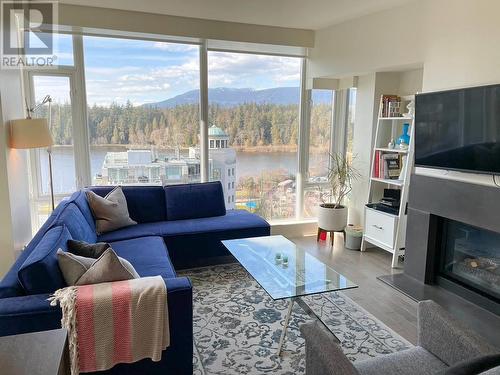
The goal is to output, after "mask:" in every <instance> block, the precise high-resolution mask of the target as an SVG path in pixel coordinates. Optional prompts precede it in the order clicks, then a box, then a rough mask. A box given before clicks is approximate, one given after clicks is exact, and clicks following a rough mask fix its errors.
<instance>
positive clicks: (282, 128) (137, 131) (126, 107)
mask: <svg viewBox="0 0 500 375" xmlns="http://www.w3.org/2000/svg"><path fill="white" fill-rule="evenodd" d="M45 110H46V109H45ZM198 111H199V108H198V105H193V104H189V105H179V106H175V107H173V108H166V109H160V108H154V107H149V106H134V105H132V103H130V102H128V103H126V104H112V105H110V106H98V105H94V106H91V107H88V111H87V120H88V126H89V137H90V143H91V144H92V145H107V144H120V145H135V146H141V145H155V146H157V147H160V148H170V147H177V146H178V147H181V148H183V147H189V146H194V145H196V144H197V143H198V133H199V114H198ZM40 116H46V113H45V114H44V113H43V111H40ZM209 121H210V125H213V124H215V125H217V126H218V127H220V128H222V129H223V130H224V131H225V132H226V133H228V135H229V143H230V145H231V146H233V147H254V146H270V145H273V146H295V145H296V144H297V137H298V123H299V108H298V105H276V104H255V103H248V104H241V105H238V106H232V107H228V106H221V105H216V104H215V105H210V106H209ZM51 122H52V124H51V129H52V134H53V137H54V143H55V144H57V145H68V144H71V143H72V116H71V106H70V105H69V104H57V103H55V104H53V105H52V121H51ZM330 122H331V106H329V105H326V104H319V105H315V106H314V107H313V110H312V113H311V124H312V125H311V138H310V142H311V147H319V148H321V147H322V146H325V145H326V144H327V143H328V140H329V138H330V128H331V127H330Z"/></svg>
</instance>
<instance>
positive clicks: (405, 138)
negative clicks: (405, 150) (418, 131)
mask: <svg viewBox="0 0 500 375" xmlns="http://www.w3.org/2000/svg"><path fill="white" fill-rule="evenodd" d="M409 130H410V124H408V123H405V124H403V134H401V135H400V137H399V138H398V141H397V144H398V145H401V144H405V145H409V144H410V135H409V134H408V131H409Z"/></svg>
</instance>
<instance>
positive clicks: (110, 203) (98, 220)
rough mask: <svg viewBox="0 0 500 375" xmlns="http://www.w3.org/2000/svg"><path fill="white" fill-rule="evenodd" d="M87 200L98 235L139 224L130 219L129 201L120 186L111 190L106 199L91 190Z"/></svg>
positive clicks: (88, 192)
mask: <svg viewBox="0 0 500 375" xmlns="http://www.w3.org/2000/svg"><path fill="white" fill-rule="evenodd" d="M87 200H88V201H89V206H90V209H91V211H92V215H93V216H94V219H95V226H96V232H97V234H101V233H106V232H111V231H113V230H116V229H120V228H123V227H128V226H130V225H135V224H137V222H136V221H134V220H132V219H131V218H130V215H129V213H128V206H127V199H126V198H125V195H124V194H123V191H122V188H121V187H120V186H117V187H116V188H114V189H113V190H111V191H110V192H109V193H108V194H107V195H106V196H105V197H104V198H103V197H101V196H99V195H97V194H96V193H94V192H93V191H90V190H89V191H87Z"/></svg>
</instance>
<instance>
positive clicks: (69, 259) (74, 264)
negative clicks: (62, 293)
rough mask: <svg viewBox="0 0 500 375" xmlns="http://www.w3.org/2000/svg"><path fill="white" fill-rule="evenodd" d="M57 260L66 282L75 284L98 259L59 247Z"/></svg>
mask: <svg viewBox="0 0 500 375" xmlns="http://www.w3.org/2000/svg"><path fill="white" fill-rule="evenodd" d="M57 261H58V262H59V268H60V269H61V272H62V274H63V277H64V281H66V284H68V285H75V284H76V283H77V281H78V279H80V277H82V275H83V274H84V273H85V272H87V270H88V269H89V268H90V267H92V264H93V263H94V262H95V261H96V260H95V259H93V258H87V257H83V256H79V255H75V254H72V253H70V252H67V251H62V250H61V249H59V250H57Z"/></svg>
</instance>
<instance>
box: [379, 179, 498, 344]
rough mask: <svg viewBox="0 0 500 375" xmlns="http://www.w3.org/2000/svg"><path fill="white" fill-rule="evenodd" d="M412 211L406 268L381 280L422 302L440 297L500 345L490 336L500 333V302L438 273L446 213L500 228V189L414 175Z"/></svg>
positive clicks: (410, 196)
mask: <svg viewBox="0 0 500 375" xmlns="http://www.w3.org/2000/svg"><path fill="white" fill-rule="evenodd" d="M407 214H408V217H407V218H408V222H407V230H406V251H405V261H404V273H401V274H393V275H388V276H381V277H379V279H380V280H381V281H383V282H386V283H388V284H389V285H391V286H393V287H394V288H396V289H398V290H399V291H400V292H403V293H404V294H406V295H408V296H409V297H411V298H413V299H415V300H417V301H418V300H423V299H433V300H435V301H436V302H438V303H440V304H441V305H444V306H443V307H445V308H446V309H448V310H449V311H450V312H452V313H455V315H457V316H458V317H459V318H462V319H465V320H466V321H470V322H471V326H473V328H475V329H477V330H479V331H483V332H481V333H484V335H485V336H490V338H491V340H490V341H492V342H493V343H494V344H497V345H500V338H498V335H496V336H497V338H495V335H490V332H491V330H492V329H493V332H495V331H496V332H500V304H498V303H496V302H495V301H493V300H491V299H488V298H486V297H483V296H481V295H480V294H478V293H476V292H473V291H471V290H470V289H467V288H465V287H462V286H460V285H458V284H455V283H452V282H451V281H447V280H445V279H443V278H442V277H438V276H437V267H438V262H439V251H440V246H441V242H440V236H441V233H440V228H441V226H440V221H441V220H442V219H441V218H447V219H451V220H455V221H459V222H462V223H465V224H469V225H472V226H475V227H478V228H483V229H487V230H490V231H494V232H499V233H500V188H497V187H494V186H484V185H478V184H473V183H465V182H460V181H455V180H449V179H443V178H436V177H430V176H424V175H417V174H413V175H412V176H411V180H410V195H409V200H408V211H407ZM499 246H500V244H499ZM486 322H487V323H486Z"/></svg>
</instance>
